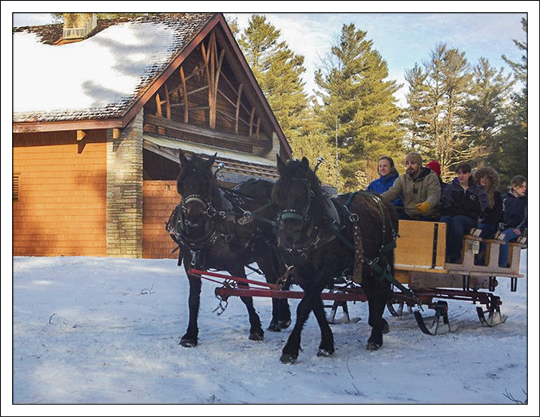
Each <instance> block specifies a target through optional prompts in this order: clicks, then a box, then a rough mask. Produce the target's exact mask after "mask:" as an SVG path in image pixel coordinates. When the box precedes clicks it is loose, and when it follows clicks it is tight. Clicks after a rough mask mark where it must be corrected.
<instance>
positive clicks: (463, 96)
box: [405, 43, 475, 179]
mask: <svg viewBox="0 0 540 417" xmlns="http://www.w3.org/2000/svg"><path fill="white" fill-rule="evenodd" d="M423 66H424V69H423V70H421V69H420V67H419V66H418V64H417V65H415V68H413V69H412V70H409V71H407V72H406V75H407V77H406V80H407V82H408V83H409V93H408V95H407V100H408V104H409V106H408V108H407V109H406V112H405V114H406V115H407V117H408V121H407V124H406V125H407V126H408V127H409V129H410V128H411V127H412V128H413V129H414V130H409V135H410V136H411V137H412V139H411V145H412V149H414V150H417V151H419V152H420V153H422V155H423V157H424V159H426V160H429V159H435V160H437V161H439V163H440V164H441V171H442V176H443V177H445V179H448V177H449V175H450V174H451V172H452V169H453V165H456V164H458V163H461V162H465V161H470V160H471V159H472V158H473V156H474V155H475V150H474V149H472V148H471V147H470V146H469V137H468V133H469V129H468V126H467V124H466V121H465V120H464V118H463V114H464V111H465V110H464V106H465V103H466V101H467V99H468V98H469V97H470V94H471V79H472V75H471V71H470V68H469V65H468V63H467V59H466V58H465V53H464V52H461V51H459V50H458V49H455V48H448V46H447V45H446V44H444V43H440V44H437V45H436V47H435V49H434V50H433V51H432V52H431V59H430V61H428V62H425V63H424V64H423Z"/></svg>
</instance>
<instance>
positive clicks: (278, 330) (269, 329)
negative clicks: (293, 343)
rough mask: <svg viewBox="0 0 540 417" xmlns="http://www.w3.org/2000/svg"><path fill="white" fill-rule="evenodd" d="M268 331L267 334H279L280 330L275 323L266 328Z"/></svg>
mask: <svg viewBox="0 0 540 417" xmlns="http://www.w3.org/2000/svg"><path fill="white" fill-rule="evenodd" d="M268 331H269V332H280V331H281V328H280V327H279V325H278V324H276V323H270V326H268Z"/></svg>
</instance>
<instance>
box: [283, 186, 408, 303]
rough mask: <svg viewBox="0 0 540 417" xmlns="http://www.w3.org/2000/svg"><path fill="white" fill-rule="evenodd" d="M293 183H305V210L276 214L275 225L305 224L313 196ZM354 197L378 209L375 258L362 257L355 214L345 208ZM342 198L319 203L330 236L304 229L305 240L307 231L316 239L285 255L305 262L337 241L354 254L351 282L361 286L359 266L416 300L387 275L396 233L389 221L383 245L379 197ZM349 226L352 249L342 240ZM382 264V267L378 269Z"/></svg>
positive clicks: (365, 192)
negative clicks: (289, 220) (388, 238)
mask: <svg viewBox="0 0 540 417" xmlns="http://www.w3.org/2000/svg"><path fill="white" fill-rule="evenodd" d="M297 181H304V182H305V183H306V186H307V187H308V191H309V194H308V195H309V196H310V198H309V200H308V202H307V203H306V206H305V207H304V208H303V209H302V210H291V209H289V210H283V211H281V212H280V213H279V214H278V224H280V223H282V222H283V221H284V220H285V219H287V218H294V219H297V220H301V221H303V222H305V221H308V220H309V215H308V211H309V209H310V207H311V199H312V198H313V197H314V193H313V191H312V190H311V186H310V184H309V182H308V181H306V180H297ZM356 194H363V195H366V196H368V197H370V198H371V199H372V200H373V201H375V202H376V203H377V205H378V207H379V210H380V214H381V218H382V239H381V246H380V247H379V253H378V256H377V257H376V258H375V259H370V258H368V257H367V256H365V255H364V250H363V243H362V234H361V233H362V231H361V228H360V225H359V220H360V219H359V217H358V214H356V213H353V212H351V211H350V210H349V205H350V204H351V202H352V200H353V198H354V196H355V195H356ZM343 196H347V198H346V199H345V202H344V203H341V202H340V201H339V200H338V199H337V198H330V197H328V196H326V195H324V194H323V200H324V203H325V206H326V207H325V212H324V214H323V217H324V218H325V219H326V223H327V228H326V229H327V230H329V231H330V232H331V234H329V235H327V236H326V237H324V229H323V228H321V229H320V230H319V228H318V227H316V226H314V225H313V224H311V225H310V226H309V228H308V233H307V234H308V237H309V235H310V230H317V234H316V236H315V237H314V238H313V239H312V240H311V242H310V243H309V244H308V245H306V246H304V247H301V248H288V249H286V250H287V252H289V253H291V254H292V253H295V254H296V255H298V256H300V257H301V258H302V259H307V258H308V255H307V254H308V253H309V252H311V251H313V250H315V249H317V248H318V247H321V246H323V245H325V244H327V243H329V242H331V241H332V240H334V239H336V238H337V239H338V240H339V241H340V242H341V243H343V244H344V245H345V246H346V247H347V248H348V249H350V250H351V251H352V252H354V254H355V257H354V267H353V281H354V282H356V283H358V284H361V283H362V271H363V264H366V265H367V266H369V267H370V268H371V269H372V270H373V271H374V272H375V273H376V274H378V275H379V278H380V279H381V280H382V279H386V280H387V281H389V282H390V283H391V284H393V285H394V286H396V287H398V288H399V289H400V290H401V291H402V292H404V293H405V294H407V295H409V296H410V297H412V298H414V299H416V296H415V295H414V294H413V293H412V292H411V291H410V290H409V289H408V288H406V287H405V286H403V285H402V284H401V283H400V282H398V281H397V280H396V279H395V278H394V276H393V275H392V273H391V265H390V263H389V261H388V259H387V254H388V253H389V252H391V251H392V250H394V249H395V247H396V239H397V236H398V234H397V232H396V231H395V229H394V226H393V225H392V222H391V221H390V219H388V220H389V224H390V227H391V233H392V240H391V241H390V242H388V243H386V244H385V236H386V232H387V226H386V219H387V215H386V214H385V210H384V207H383V203H382V201H381V199H380V197H379V196H377V195H376V194H373V193H370V192H367V191H356V192H353V193H348V194H345V195H343ZM329 206H332V208H333V210H332V209H330V208H329ZM336 206H337V207H339V208H340V209H341V212H342V219H341V218H340V216H339V215H337V216H336V214H337V211H336ZM347 221H348V222H349V223H350V224H351V225H352V227H353V238H354V245H353V244H352V243H351V242H350V241H349V240H348V239H347V238H346V237H345V236H343V234H342V232H343V230H344V229H345V228H346V222H347ZM381 264H382V266H381ZM351 266H353V265H349V266H347V268H345V270H344V271H343V274H342V275H345V272H346V271H348V270H350V269H351Z"/></svg>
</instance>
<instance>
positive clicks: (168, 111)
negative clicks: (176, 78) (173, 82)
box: [165, 83, 171, 119]
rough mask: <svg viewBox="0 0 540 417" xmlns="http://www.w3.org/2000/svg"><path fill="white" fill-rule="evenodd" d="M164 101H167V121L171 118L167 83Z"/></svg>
mask: <svg viewBox="0 0 540 417" xmlns="http://www.w3.org/2000/svg"><path fill="white" fill-rule="evenodd" d="M165 100H166V101H167V106H166V107H165V114H166V115H167V119H170V118H171V98H170V96H169V87H167V83H165Z"/></svg>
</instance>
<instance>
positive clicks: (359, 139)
mask: <svg viewBox="0 0 540 417" xmlns="http://www.w3.org/2000/svg"><path fill="white" fill-rule="evenodd" d="M366 35H367V32H365V31H362V30H357V29H356V27H355V25H354V24H350V25H343V28H342V31H341V36H340V40H339V43H338V44H337V45H335V46H334V47H332V49H331V54H330V55H329V57H327V58H326V60H325V61H324V63H323V68H321V69H319V70H318V71H317V72H316V74H315V81H316V83H317V85H318V86H319V88H320V90H321V91H320V92H318V93H317V95H318V98H319V103H318V104H317V105H316V106H315V111H316V114H317V116H318V117H319V118H320V121H321V122H322V123H323V124H324V126H325V135H326V136H327V137H328V138H329V141H331V142H333V141H334V137H335V136H337V139H336V142H337V146H338V149H339V160H340V174H341V176H342V177H343V180H344V182H345V186H344V188H345V190H357V189H361V188H365V187H366V186H367V185H368V184H369V182H370V181H371V180H372V179H374V178H375V177H376V176H377V175H376V169H375V172H373V166H374V165H375V164H376V161H377V160H378V158H379V157H380V156H382V155H383V154H388V155H394V156H395V155H396V154H398V153H400V152H401V139H402V134H401V132H400V127H399V124H398V123H397V119H398V117H399V115H400V110H399V108H398V107H397V105H396V99H395V97H394V96H393V94H394V93H395V92H396V91H397V90H398V89H399V88H400V86H399V85H397V84H396V82H395V81H384V80H385V79H386V78H387V77H388V67H387V64H386V61H384V60H383V59H382V57H381V55H380V54H379V52H378V51H376V50H374V49H372V47H373V41H371V40H367V39H366ZM323 69H324V71H323ZM370 168H371V172H370Z"/></svg>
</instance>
